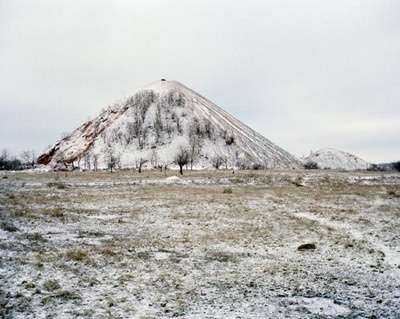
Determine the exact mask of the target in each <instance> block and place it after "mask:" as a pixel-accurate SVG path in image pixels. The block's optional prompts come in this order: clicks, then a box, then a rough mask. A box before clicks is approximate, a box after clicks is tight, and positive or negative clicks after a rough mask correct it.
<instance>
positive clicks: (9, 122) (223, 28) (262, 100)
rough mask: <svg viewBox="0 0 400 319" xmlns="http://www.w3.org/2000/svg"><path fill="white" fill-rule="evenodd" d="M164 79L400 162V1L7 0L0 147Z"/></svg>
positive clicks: (297, 131)
mask: <svg viewBox="0 0 400 319" xmlns="http://www.w3.org/2000/svg"><path fill="white" fill-rule="evenodd" d="M162 77H165V78H168V79H174V80H178V81H180V82H182V83H184V84H186V85H187V86H189V87H191V88H192V89H194V90H195V91H197V92H199V93H201V94H202V95H205V96H207V97H208V98H209V99H211V100H212V101H213V102H215V103H216V104H218V105H219V106H221V107H222V108H224V109H225V110H226V111H228V112H230V113H231V114H233V115H234V116H236V117H237V118H239V119H240V120H242V121H243V122H244V123H246V124H248V125H250V126H251V127H253V128H254V129H256V130H257V131H259V132H260V133H262V134H263V135H265V136H266V137H267V138H269V139H270V140H272V141H273V142H275V143H276V144H278V145H279V146H281V147H283V148H285V149H286V150H288V151H289V152H292V153H293V154H295V155H298V156H300V155H303V154H308V153H309V151H310V150H317V149H319V148H323V147H335V148H338V149H341V150H344V151H348V152H351V153H354V154H356V155H359V156H361V157H362V158H364V159H366V160H368V161H371V162H375V161H376V162H383V161H394V160H400V139H399V136H400V1H398V0H392V1H389V0H387V1H386V0H375V1H371V0H359V1H352V0H335V1H321V0H309V1H306V0H302V1H301V0H269V1H268V0H260V1H255V0H247V1H222V0H213V1H211V0H201V1H200V0H179V1H178V0H158V1H156V0H143V1H128V0H127V1H122V0H121V1H116V0H113V1H100V0H91V1H89V0H80V1H58V0H48V1H43V0H35V1H34V0H31V1H24V0H15V1H12V0H0V149H1V148H4V147H6V148H8V149H9V150H10V151H12V152H14V153H19V152H20V151H21V150H23V149H26V148H34V149H36V150H37V152H40V151H42V150H43V149H44V148H45V147H46V146H47V145H49V144H53V143H54V142H55V141H56V140H57V139H58V138H59V137H60V135H61V133H63V132H68V131H72V130H73V129H74V128H76V127H77V126H78V125H80V124H81V123H82V122H83V121H85V120H86V119H87V117H88V116H94V115H96V114H97V113H98V112H99V111H100V110H101V108H102V107H104V106H106V105H108V104H110V103H112V102H113V101H115V100H119V99H120V98H121V97H123V96H126V95H129V94H132V93H133V92H134V91H135V90H136V89H138V88H140V87H142V86H144V85H146V84H147V83H149V82H152V81H154V80H157V79H160V78H162Z"/></svg>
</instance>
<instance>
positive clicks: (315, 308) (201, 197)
mask: <svg viewBox="0 0 400 319" xmlns="http://www.w3.org/2000/svg"><path fill="white" fill-rule="evenodd" d="M175 173H176V172H174V171H169V172H168V173H167V176H165V175H164V173H160V172H147V171H146V172H144V173H142V174H137V173H134V172H131V171H122V172H117V173H113V174H111V173H107V172H98V173H90V172H83V173H79V172H72V173H54V172H47V173H46V172H44V173H14V174H11V173H7V174H3V175H1V176H0V218H1V219H0V317H4V318H77V317H82V318H83V317H86V318H169V317H180V318H399V315H400V174H396V173H384V174H382V173H371V172H360V173H354V172H353V173H350V172H347V173H344V172H343V173H341V172H331V171H306V172H305V171H304V172H303V171H277V172H269V171H267V172H265V171H252V172H235V174H232V172H231V171H208V172H204V171H196V172H195V171H194V172H185V173H186V174H185V175H184V176H183V177H174V175H175ZM303 244H314V245H315V249H304V250H298V247H299V246H300V245H303ZM306 248H307V246H306ZM308 248H313V245H308Z"/></svg>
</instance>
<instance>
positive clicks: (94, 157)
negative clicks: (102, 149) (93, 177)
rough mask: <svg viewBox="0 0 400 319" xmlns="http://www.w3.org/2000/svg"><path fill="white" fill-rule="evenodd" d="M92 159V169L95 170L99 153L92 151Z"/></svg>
mask: <svg viewBox="0 0 400 319" xmlns="http://www.w3.org/2000/svg"><path fill="white" fill-rule="evenodd" d="M92 160H93V169H94V170H95V171H97V169H98V166H99V154H96V153H93V155H92Z"/></svg>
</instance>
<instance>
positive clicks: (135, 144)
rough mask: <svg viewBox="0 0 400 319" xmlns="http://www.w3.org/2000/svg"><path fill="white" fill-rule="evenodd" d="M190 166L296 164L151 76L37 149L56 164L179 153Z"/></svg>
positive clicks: (169, 157)
mask: <svg viewBox="0 0 400 319" xmlns="http://www.w3.org/2000/svg"><path fill="white" fill-rule="evenodd" d="M182 150H184V151H185V152H187V154H188V155H189V164H190V166H193V167H194V168H208V167H212V166H214V167H217V166H221V167H238V168H249V167H252V166H255V165H257V166H266V167H269V168H298V167H300V166H301V162H300V161H299V160H298V159H296V158H295V157H294V156H293V155H291V154H289V153H288V152H286V151H285V150H283V149H282V148H280V147H278V146H277V145H275V144H273V143H272V142H271V141H269V140H268V139H266V138H265V137H263V136H262V135H261V134H259V133H257V132H255V131H254V130H252V129H251V128H250V127H248V126H247V125H245V124H243V123H242V122H240V121H239V120H237V119H236V118H234V117H233V116H232V115H230V114H229V113H227V112H225V111H224V110H223V109H221V108H220V107H218V106H217V105H215V104H214V103H212V102H211V101H209V100H208V99H206V98H205V97H203V96H201V95H200V94H198V93H196V92H194V91H193V90H191V89H189V88H187V87H186V86H184V85H183V84H181V83H179V82H176V81H166V80H161V81H156V82H154V83H151V84H150V85H148V86H146V87H144V88H142V89H141V90H139V91H138V92H136V93H135V94H134V95H133V96H130V97H128V98H126V99H125V100H124V101H123V102H121V103H117V104H114V105H112V106H109V107H108V108H107V109H106V110H103V111H102V112H101V113H100V115H99V116H98V117H96V118H95V119H93V120H91V121H88V122H86V123H84V124H82V125H81V126H80V127H79V128H77V129H76V130H75V131H73V132H72V133H71V134H70V135H69V136H67V137H65V138H63V139H62V140H60V141H58V142H57V143H56V144H55V145H54V146H53V147H51V148H50V149H49V150H47V151H46V152H45V153H44V154H42V155H41V156H40V157H39V159H38V162H39V163H41V164H46V165H50V166H51V167H53V168H56V167H68V166H72V165H73V166H75V167H76V166H79V167H81V168H89V169H90V168H93V167H97V168H105V167H107V166H108V165H109V164H110V162H113V163H115V165H116V166H118V167H121V168H127V167H137V166H139V165H141V164H142V163H144V164H143V165H144V166H147V167H160V166H168V165H173V162H174V160H175V158H176V156H177V154H178V153H180V152H182Z"/></svg>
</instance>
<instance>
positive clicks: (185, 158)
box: [175, 147, 189, 175]
mask: <svg viewBox="0 0 400 319" xmlns="http://www.w3.org/2000/svg"><path fill="white" fill-rule="evenodd" d="M188 162H189V151H188V150H187V149H186V148H184V147H180V148H179V150H178V153H177V154H176V155H175V163H176V164H178V165H179V173H180V174H181V175H183V166H184V165H187V164H188Z"/></svg>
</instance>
